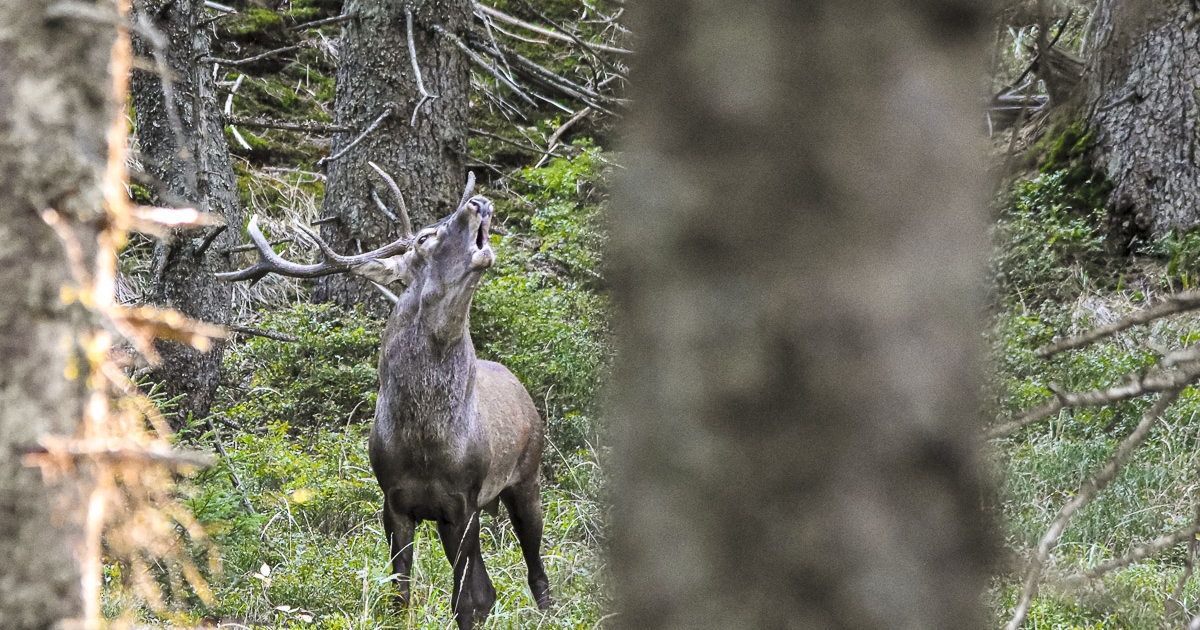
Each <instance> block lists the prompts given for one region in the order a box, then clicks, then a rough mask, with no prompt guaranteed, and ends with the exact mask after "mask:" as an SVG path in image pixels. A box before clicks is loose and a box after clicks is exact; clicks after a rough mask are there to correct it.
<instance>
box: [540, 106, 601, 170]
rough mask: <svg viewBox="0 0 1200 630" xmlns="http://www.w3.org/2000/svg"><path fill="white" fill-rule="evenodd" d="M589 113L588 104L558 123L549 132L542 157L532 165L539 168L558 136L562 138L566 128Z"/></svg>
mask: <svg viewBox="0 0 1200 630" xmlns="http://www.w3.org/2000/svg"><path fill="white" fill-rule="evenodd" d="M590 113H592V108H591V106H590V105H589V106H587V107H584V108H583V109H581V110H579V111H577V112H575V115H574V116H572V117H571V118H570V120H568V121H567V122H565V123H563V124H561V125H559V127H558V129H555V130H554V133H552V134H550V139H549V140H547V141H546V153H545V155H543V156H542V158H541V159H540V160H538V161H537V164H534V165H533V168H539V167H541V165H542V164H545V163H546V160H548V159H550V152H551V151H553V150H554V147H556V146H558V141H559V139H560V138H562V135H563V134H564V133H566V132H567V130H568V129H570V128H571V126H572V125H574V124H575V123H577V122H579V121H581V120H583V119H584V118H585V117H586V116H587V115H588V114H590Z"/></svg>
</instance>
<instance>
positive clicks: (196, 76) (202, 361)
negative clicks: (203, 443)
mask: <svg viewBox="0 0 1200 630" xmlns="http://www.w3.org/2000/svg"><path fill="white" fill-rule="evenodd" d="M203 4H204V3H203V2H202V0H146V2H144V3H142V4H141V5H140V6H139V8H141V7H145V11H146V15H139V16H138V17H137V19H139V20H146V21H148V22H149V23H150V24H151V25H152V26H154V27H155V28H157V29H158V30H160V31H162V32H163V33H164V34H165V35H166V36H167V39H168V40H169V42H170V43H169V48H168V51H167V60H168V63H169V65H170V67H171V69H172V71H173V72H174V92H175V99H174V101H175V102H174V103H172V104H171V105H170V106H171V107H174V108H176V111H177V112H178V116H179V123H180V124H179V129H178V130H177V129H176V127H175V126H173V125H172V122H171V118H170V116H169V115H168V111H167V109H166V108H167V106H168V105H167V103H166V100H165V99H164V96H163V95H164V92H163V88H162V84H161V81H160V80H159V77H158V76H157V75H156V74H153V73H150V72H144V71H138V72H134V77H133V87H132V91H133V104H134V110H135V112H136V115H137V137H138V141H139V143H140V145H141V155H140V157H141V160H142V162H143V165H144V166H145V167H146V170H147V171H148V172H149V173H150V174H151V175H153V176H154V177H156V178H157V179H158V180H160V181H161V183H162V185H161V186H160V187H159V189H157V190H155V191H153V193H152V194H154V196H155V197H156V201H157V202H158V203H160V204H162V205H177V204H192V205H194V206H195V207H196V208H197V209H200V210H202V211H205V212H210V213H213V214H216V215H218V216H220V217H222V218H223V219H224V221H225V225H226V229H224V231H223V232H221V233H220V234H218V235H217V236H216V238H215V239H213V238H210V237H211V236H212V235H213V230H214V229H218V228H212V227H209V228H203V229H191V230H178V231H176V232H175V233H174V234H173V235H172V236H171V238H169V239H166V240H163V241H161V242H160V243H158V245H157V246H156V249H155V260H154V276H153V281H152V286H151V287H150V292H149V295H148V296H147V297H148V298H149V301H150V302H152V303H154V304H157V305H161V306H167V307H170V308H173V309H176V310H178V311H180V312H182V313H184V314H185V315H188V316H191V317H193V318H196V319H199V320H202V321H206V322H212V323H216V324H225V323H228V322H229V318H230V313H231V309H232V299H233V289H232V287H231V285H229V283H225V282H221V281H219V280H217V279H216V278H215V277H214V276H213V272H215V271H223V270H227V269H228V267H229V258H228V255H225V254H222V253H221V251H222V250H227V249H228V248H230V247H232V246H235V245H238V244H239V242H240V238H241V231H242V220H243V212H242V209H241V206H240V204H239V203H238V197H237V176H236V175H235V174H234V172H233V167H232V165H231V164H230V161H229V150H228V146H227V145H226V142H225V131H224V123H223V121H222V120H221V111H220V103H219V102H218V100H217V94H216V92H215V86H214V84H213V83H214V82H213V76H212V73H213V68H212V65H211V64H207V63H200V62H198V60H199V59H200V58H201V57H204V56H205V55H207V54H208V53H209V50H210V41H209V31H208V29H204V28H200V27H199V26H198V23H197V20H198V19H199V18H201V17H203V14H202V11H201V8H202V7H203ZM135 44H136V45H137V49H138V52H139V54H141V55H142V56H143V57H145V58H149V57H150V54H151V53H150V49H149V48H148V46H147V44H146V42H144V41H139V40H135ZM180 132H181V133H182V136H183V138H182V140H183V141H182V143H180V142H179V141H178V138H177V135H178V134H179V133H180ZM155 347H156V348H157V349H158V351H159V353H160V354H161V355H162V363H161V364H160V365H158V366H157V367H156V368H155V369H154V372H153V373H152V374H151V380H152V381H154V382H156V383H160V384H161V387H162V390H161V391H163V393H164V394H166V395H167V396H170V397H172V398H173V397H176V396H182V398H180V400H179V402H178V403H177V407H176V408H175V411H174V413H172V414H170V415H169V416H168V417H169V418H170V419H171V423H172V426H173V427H175V428H176V429H178V428H179V427H180V426H182V424H183V422H184V421H185V420H186V419H187V417H188V415H192V416H194V417H196V418H203V417H204V416H206V415H208V412H209V409H210V408H211V406H212V403H213V396H214V394H215V393H216V389H217V384H218V380H219V376H220V368H221V358H222V351H223V350H224V344H223V343H221V342H220V341H219V340H218V341H217V342H216V343H214V347H213V349H212V350H211V351H209V352H200V351H198V350H196V349H195V348H192V347H190V346H186V345H183V344H180V343H176V342H173V341H164V340H159V341H157V342H156V343H155Z"/></svg>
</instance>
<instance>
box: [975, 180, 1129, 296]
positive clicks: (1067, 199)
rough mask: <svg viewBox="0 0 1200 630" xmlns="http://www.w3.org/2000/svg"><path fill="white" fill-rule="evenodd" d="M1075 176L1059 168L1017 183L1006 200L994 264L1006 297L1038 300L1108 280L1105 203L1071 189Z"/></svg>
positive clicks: (996, 229)
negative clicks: (1071, 180)
mask: <svg viewBox="0 0 1200 630" xmlns="http://www.w3.org/2000/svg"><path fill="white" fill-rule="evenodd" d="M1070 177H1071V173H1070V172H1069V171H1066V170H1058V171H1053V172H1050V173H1044V174H1041V175H1038V176H1037V177H1036V178H1034V179H1032V180H1028V181H1020V182H1017V183H1016V184H1015V185H1014V187H1013V191H1012V193H1011V195H1010V196H1009V197H1008V198H1007V199H1006V200H1004V201H1003V202H1002V204H1001V213H1000V220H999V221H998V222H997V223H996V225H995V227H994V228H993V231H992V236H993V242H994V244H995V248H996V249H995V252H994V254H993V257H992V269H993V273H994V276H995V279H996V284H997V289H998V290H999V291H1000V292H1001V295H1002V296H1005V298H1007V299H1012V298H1016V299H1022V300H1025V301H1027V302H1029V301H1032V302H1033V303H1037V302H1040V301H1042V300H1044V299H1049V298H1055V297H1067V296H1070V295H1072V294H1074V293H1075V292H1077V291H1079V290H1080V289H1082V288H1083V287H1084V286H1087V285H1088V284H1089V283H1092V284H1094V283H1095V282H1097V281H1099V282H1105V278H1106V276H1107V274H1106V270H1107V266H1108V264H1109V261H1108V259H1107V257H1106V255H1105V247H1104V245H1105V237H1104V233H1103V231H1102V230H1101V224H1102V220H1103V217H1104V214H1103V207H1102V206H1098V205H1095V204H1094V202H1095V200H1094V198H1093V197H1092V196H1091V194H1090V193H1087V194H1080V193H1079V191H1078V189H1076V188H1071V187H1070V186H1069V185H1068V183H1067V182H1068V180H1069V179H1070Z"/></svg>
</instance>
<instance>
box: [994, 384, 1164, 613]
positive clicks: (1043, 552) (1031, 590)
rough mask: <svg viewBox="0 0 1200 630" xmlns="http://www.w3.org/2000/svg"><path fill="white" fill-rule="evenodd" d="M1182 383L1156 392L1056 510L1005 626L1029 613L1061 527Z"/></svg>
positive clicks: (1109, 476) (1125, 457) (1111, 473)
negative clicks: (1135, 422) (1130, 428)
mask: <svg viewBox="0 0 1200 630" xmlns="http://www.w3.org/2000/svg"><path fill="white" fill-rule="evenodd" d="M1182 390H1183V387H1177V388H1173V389H1168V390H1165V391H1163V393H1162V394H1160V395H1159V397H1158V400H1157V401H1155V402H1154V405H1152V406H1151V407H1150V408H1149V409H1147V410H1146V413H1144V414H1142V420H1141V422H1139V423H1138V425H1137V427H1135V428H1134V430H1133V432H1132V433H1130V434H1129V435H1128V436H1127V437H1126V438H1125V439H1124V440H1122V441H1121V444H1120V445H1119V446H1117V450H1116V452H1115V453H1113V455H1112V457H1111V458H1110V459H1109V460H1108V462H1106V463H1105V464H1104V466H1102V467H1100V469H1099V470H1097V471H1096V472H1095V474H1093V475H1092V476H1091V477H1090V478H1088V479H1086V480H1085V481H1084V482H1083V483H1082V484H1080V486H1079V489H1078V490H1077V491H1076V492H1075V494H1074V496H1072V497H1071V500H1070V501H1068V502H1067V503H1066V505H1064V506H1063V507H1062V509H1060V510H1059V512H1058V515H1057V516H1055V517H1054V520H1053V521H1051V523H1050V527H1049V528H1047V529H1046V533H1045V534H1044V535H1042V539H1041V540H1040V541H1039V542H1038V548H1037V553H1035V554H1034V556H1033V558H1032V559H1030V562H1029V570H1028V572H1027V573H1026V575H1025V580H1024V582H1023V584H1022V585H1021V594H1020V596H1019V597H1018V599H1017V605H1016V606H1015V607H1014V608H1013V616H1012V619H1011V620H1009V622H1008V624H1007V625H1005V630H1018V628H1020V627H1021V625H1022V624H1023V623H1025V617H1026V616H1027V615H1028V614H1029V606H1030V604H1031V603H1032V602H1033V598H1034V596H1035V595H1037V590H1038V583H1039V582H1040V581H1041V577H1042V570H1043V569H1044V568H1045V566H1046V561H1047V560H1048V559H1049V558H1050V552H1052V551H1053V550H1054V547H1055V546H1056V545H1057V544H1058V540H1059V539H1060V538H1062V534H1063V531H1065V530H1066V528H1067V525H1068V524H1069V523H1070V522H1071V518H1072V517H1073V516H1075V513H1076V512H1078V511H1079V510H1080V508H1082V507H1083V506H1085V505H1087V504H1088V503H1090V502H1091V501H1092V499H1094V498H1095V497H1096V495H1097V494H1099V492H1100V491H1101V490H1103V489H1104V488H1105V487H1106V486H1107V485H1108V484H1109V483H1110V482H1111V481H1112V480H1113V479H1115V478H1116V476H1117V473H1118V472H1120V470H1121V467H1122V466H1123V465H1125V462H1127V461H1129V458H1130V457H1131V456H1132V455H1133V452H1134V450H1136V449H1137V447H1138V446H1141V444H1142V442H1144V441H1145V440H1146V438H1147V437H1149V435H1150V429H1151V428H1153V427H1154V424H1155V423H1156V422H1157V421H1158V420H1159V418H1161V417H1162V415H1163V414H1164V413H1165V412H1166V410H1167V408H1168V407H1170V406H1171V403H1173V402H1175V399H1176V398H1178V397H1179V392H1181V391H1182Z"/></svg>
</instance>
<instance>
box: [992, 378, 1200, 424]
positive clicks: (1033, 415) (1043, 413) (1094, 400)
mask: <svg viewBox="0 0 1200 630" xmlns="http://www.w3.org/2000/svg"><path fill="white" fill-rule="evenodd" d="M1193 360H1195V359H1193ZM1164 362H1165V359H1164ZM1173 364H1174V363H1172V365H1173ZM1161 365H1162V364H1161V363H1160V366H1161ZM1197 377H1200V367H1197V366H1192V367H1191V369H1187V370H1182V371H1178V372H1159V373H1154V374H1146V375H1142V374H1136V373H1131V374H1126V375H1125V382H1124V383H1123V384H1121V385H1115V386H1113V387H1108V388H1105V389H1094V390H1091V391H1086V392H1062V391H1054V387H1053V386H1051V387H1052V388H1051V391H1052V392H1053V393H1054V400H1051V401H1050V402H1047V403H1045V404H1044V405H1042V406H1040V407H1037V408H1036V409H1034V410H1032V411H1030V412H1028V413H1026V414H1025V415H1023V416H1021V417H1020V418H1018V419H1016V420H1013V421H1012V422H1006V423H1004V424H1002V425H1000V426H998V427H995V428H993V429H991V430H989V431H988V432H987V433H986V437H987V439H989V440H994V439H997V438H1002V437H1006V436H1008V435H1012V434H1013V433H1015V432H1017V431H1019V430H1020V429H1022V428H1024V427H1026V426H1028V425H1030V424H1033V423H1034V422H1037V421H1038V420H1042V419H1044V418H1047V417H1049V416H1050V415H1052V414H1055V413H1058V412H1059V411H1061V410H1062V409H1064V408H1066V407H1098V406H1100V405H1107V404H1111V403H1115V402H1120V401H1122V400H1129V399H1131V398H1137V397H1138V396H1142V395H1144V394H1149V393H1153V392H1163V391H1167V390H1169V389H1175V388H1180V387H1186V386H1187V385H1190V384H1191V383H1192V382H1193V381H1195V380H1196V378H1197Z"/></svg>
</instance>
